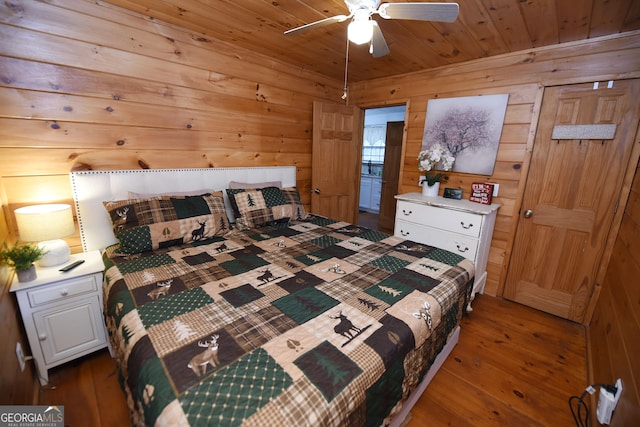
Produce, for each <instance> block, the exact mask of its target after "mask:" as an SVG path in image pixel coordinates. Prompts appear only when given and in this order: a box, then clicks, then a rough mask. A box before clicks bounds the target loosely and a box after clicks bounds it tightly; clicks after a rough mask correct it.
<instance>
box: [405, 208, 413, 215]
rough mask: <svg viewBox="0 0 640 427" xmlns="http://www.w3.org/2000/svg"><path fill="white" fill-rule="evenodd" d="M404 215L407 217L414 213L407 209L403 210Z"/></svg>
mask: <svg viewBox="0 0 640 427" xmlns="http://www.w3.org/2000/svg"><path fill="white" fill-rule="evenodd" d="M402 213H403V214H405V215H406V216H409V215H411V214H412V213H413V211H407V210H406V209H402Z"/></svg>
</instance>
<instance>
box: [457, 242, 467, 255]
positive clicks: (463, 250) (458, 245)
mask: <svg viewBox="0 0 640 427" xmlns="http://www.w3.org/2000/svg"><path fill="white" fill-rule="evenodd" d="M456 248H458V252H463V253H464V252H467V251H468V250H469V246H465V247H464V249H462V248H461V247H460V244H459V243H457V244H456Z"/></svg>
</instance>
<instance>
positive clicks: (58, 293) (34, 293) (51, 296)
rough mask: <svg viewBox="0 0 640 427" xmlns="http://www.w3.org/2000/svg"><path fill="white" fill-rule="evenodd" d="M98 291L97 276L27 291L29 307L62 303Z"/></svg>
mask: <svg viewBox="0 0 640 427" xmlns="http://www.w3.org/2000/svg"><path fill="white" fill-rule="evenodd" d="M97 291H98V282H97V280H96V276H95V275H92V276H85V277H79V278H77V279H70V280H65V281H63V282H60V283H59V284H57V285H50V286H46V287H44V288H40V289H33V290H29V291H27V296H28V298H29V305H30V306H31V307H38V306H40V305H43V304H48V303H51V302H55V301H62V300H65V299H67V298H72V297H75V296H77V295H83V294H88V293H92V292H97Z"/></svg>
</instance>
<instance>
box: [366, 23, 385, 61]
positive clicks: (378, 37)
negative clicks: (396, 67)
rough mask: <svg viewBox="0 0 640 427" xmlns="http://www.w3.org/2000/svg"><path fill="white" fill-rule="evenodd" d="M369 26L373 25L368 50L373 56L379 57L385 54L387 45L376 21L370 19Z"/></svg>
mask: <svg viewBox="0 0 640 427" xmlns="http://www.w3.org/2000/svg"><path fill="white" fill-rule="evenodd" d="M371 26H372V27H373V37H372V38H371V45H370V46H369V52H370V53H371V55H373V57H374V58H380V57H381V56H385V55H387V54H388V53H389V52H390V50H389V46H387V41H386V40H385V39H384V36H383V35H382V30H381V29H380V26H379V25H378V23H377V22H376V21H374V20H373V19H372V20H371Z"/></svg>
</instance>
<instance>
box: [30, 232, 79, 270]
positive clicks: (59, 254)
mask: <svg viewBox="0 0 640 427" xmlns="http://www.w3.org/2000/svg"><path fill="white" fill-rule="evenodd" d="M38 246H39V247H41V248H42V249H44V251H45V254H44V256H43V257H42V258H40V260H39V261H38V262H37V264H38V266H40V267H53V266H54V265H60V264H62V263H65V262H67V261H69V257H70V256H71V248H70V247H69V245H68V244H67V242H65V241H64V240H62V239H56V240H46V241H44V242H40V243H38Z"/></svg>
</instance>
